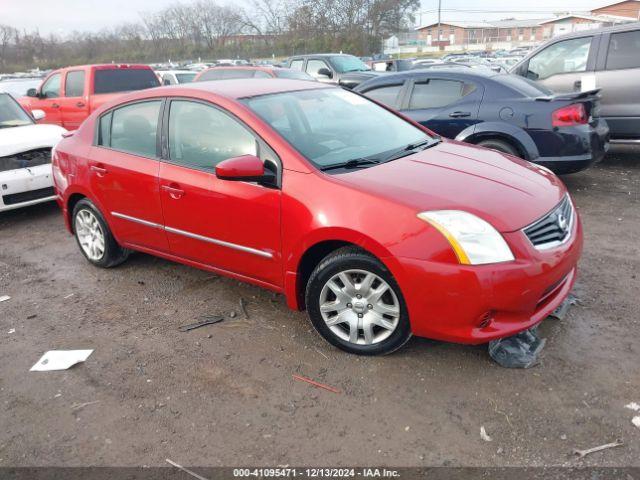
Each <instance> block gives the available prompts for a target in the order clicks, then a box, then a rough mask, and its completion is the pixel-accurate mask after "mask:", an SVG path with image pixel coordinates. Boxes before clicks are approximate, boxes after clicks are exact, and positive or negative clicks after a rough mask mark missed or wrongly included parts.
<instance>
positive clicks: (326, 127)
mask: <svg viewBox="0 0 640 480" xmlns="http://www.w3.org/2000/svg"><path fill="white" fill-rule="evenodd" d="M243 102H244V103H245V104H246V105H247V106H248V107H249V108H250V109H252V110H253V111H254V112H256V113H257V114H258V115H259V116H260V117H261V118H262V119H263V120H264V121H265V122H267V123H268V124H269V125H271V127H273V128H274V129H275V130H277V131H278V133H280V135H282V136H283V137H284V138H285V139H286V140H287V141H288V142H289V143H290V144H291V145H292V146H293V147H294V148H295V149H296V150H298V151H299V152H300V153H301V154H302V155H304V156H305V157H306V158H307V159H309V160H310V161H311V162H312V163H313V164H314V165H315V166H316V167H317V168H320V169H325V168H327V167H331V166H337V165H340V164H343V163H346V162H350V161H363V160H370V162H369V164H372V162H380V161H386V160H389V159H391V158H390V154H391V155H393V153H394V152H398V151H403V150H404V149H407V147H408V146H413V145H418V144H422V143H424V142H429V143H434V142H431V141H432V140H434V139H433V138H432V137H430V136H429V135H427V134H426V133H425V132H424V131H423V130H421V129H419V128H417V127H415V126H414V125H412V124H411V123H409V122H407V121H405V120H403V119H401V118H400V117H398V116H397V115H394V114H393V113H391V112H389V111H388V110H386V109H384V108H382V107H380V106H379V105H377V104H376V103H374V102H372V101H370V100H368V99H366V98H363V97H361V96H359V95H356V94H355V93H352V92H348V91H346V90H342V89H339V88H322V89H313V90H301V91H296V92H285V93H276V94H270V95H262V96H258V97H252V98H247V99H244V100H243ZM408 150H410V149H408ZM369 166H370V165H369Z"/></svg>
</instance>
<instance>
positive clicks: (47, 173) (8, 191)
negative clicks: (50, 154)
mask: <svg viewBox="0 0 640 480" xmlns="http://www.w3.org/2000/svg"><path fill="white" fill-rule="evenodd" d="M55 198H56V197H55V192H54V189H53V178H52V173H51V163H45V164H41V165H37V166H29V167H25V168H17V169H13V170H5V171H0V212H3V211H6V210H13V209H14V208H21V207H27V206H29V205H35V204H37V203H42V202H48V201H51V200H55Z"/></svg>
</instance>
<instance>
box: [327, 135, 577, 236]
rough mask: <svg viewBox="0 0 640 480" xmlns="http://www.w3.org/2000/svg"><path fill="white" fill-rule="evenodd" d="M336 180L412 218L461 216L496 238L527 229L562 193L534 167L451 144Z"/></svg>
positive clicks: (547, 175) (550, 175) (551, 178)
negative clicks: (431, 213) (487, 226)
mask: <svg viewBox="0 0 640 480" xmlns="http://www.w3.org/2000/svg"><path fill="white" fill-rule="evenodd" d="M338 177H339V180H340V181H342V182H347V183H348V184H350V185H351V186H352V187H355V188H358V189H360V190H362V191H365V192H367V193H370V194H373V195H375V196H382V197H384V198H387V199H389V200H392V201H395V202H398V203H402V204H404V205H406V206H408V207H409V208H412V209H414V210H415V211H416V213H418V212H422V211H426V210H464V211H467V212H470V213H473V214H474V215H477V216H478V217H480V218H483V219H484V220H486V221H488V222H489V223H491V224H492V225H493V226H494V227H495V228H496V229H498V230H499V231H501V232H512V231H516V230H520V229H521V228H523V227H525V226H527V225H529V224H531V223H532V222H533V221H535V220H537V219H538V218H540V217H542V216H543V215H544V214H545V213H547V212H549V211H550V210H551V209H553V207H555V206H556V205H557V204H558V203H560V201H561V200H562V197H563V196H564V195H565V193H566V188H565V187H564V185H563V183H562V182H561V181H560V180H559V179H558V177H556V176H555V175H554V174H553V173H551V172H549V171H547V170H545V169H542V168H540V167H538V166H537V165H534V164H532V163H529V162H527V161H524V160H520V159H516V158H514V157H511V156H509V155H505V154H502V153H499V152H496V151H494V150H487V149H484V148H480V147H475V146H472V145H468V144H464V143H460V142H454V141H444V142H442V143H440V144H439V145H436V146H434V147H431V148H428V149H426V150H423V151H421V152H418V153H415V154H413V155H410V156H407V157H404V158H401V159H398V160H394V161H392V162H389V163H385V164H382V165H378V166H375V167H371V168H367V169H362V170H357V171H354V172H350V173H347V174H343V175H339V176H338Z"/></svg>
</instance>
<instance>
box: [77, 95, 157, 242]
mask: <svg viewBox="0 0 640 480" xmlns="http://www.w3.org/2000/svg"><path fill="white" fill-rule="evenodd" d="M161 106H162V100H148V101H144V102H138V103H132V104H128V105H125V106H122V107H119V108H116V109H115V110H113V111H111V112H108V113H106V114H104V115H103V116H102V117H101V118H100V120H99V129H98V137H99V138H98V140H97V142H96V143H97V145H96V146H94V147H91V151H90V152H89V155H88V157H89V158H90V159H91V160H90V162H89V172H88V174H89V176H90V184H91V191H92V192H93V193H94V195H95V196H96V198H97V200H98V202H99V204H100V207H102V209H103V212H102V213H103V214H104V215H106V216H107V218H108V219H109V225H110V226H111V229H112V230H113V232H114V234H115V236H116V238H117V239H118V240H119V241H122V242H126V243H128V244H131V245H133V246H136V247H142V248H143V249H145V248H146V249H151V250H157V251H161V252H168V251H169V244H168V242H167V237H166V234H165V232H164V228H163V219H162V211H161V207H160V188H159V185H158V170H159V168H160V161H159V159H158V157H159V155H158V149H157V144H158V142H157V140H156V138H157V136H158V135H159V132H158V130H159V129H158V125H159V123H160V122H159V117H160V111H161Z"/></svg>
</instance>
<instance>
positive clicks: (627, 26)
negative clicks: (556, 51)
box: [530, 22, 640, 51]
mask: <svg viewBox="0 0 640 480" xmlns="http://www.w3.org/2000/svg"><path fill="white" fill-rule="evenodd" d="M631 30H640V22H632V23H623V24H621V25H614V26H612V27H603V28H594V29H589V30H579V31H577V32H571V33H567V34H565V35H559V36H557V37H553V38H552V39H550V40H548V41H547V42H544V43H543V44H542V45H540V46H545V45H547V44H550V43H556V42H557V41H558V40H562V39H567V38H581V37H589V36H592V35H599V34H601V33H615V32H627V31H631ZM535 50H539V48H537V49H535ZM530 51H531V50H530Z"/></svg>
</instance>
